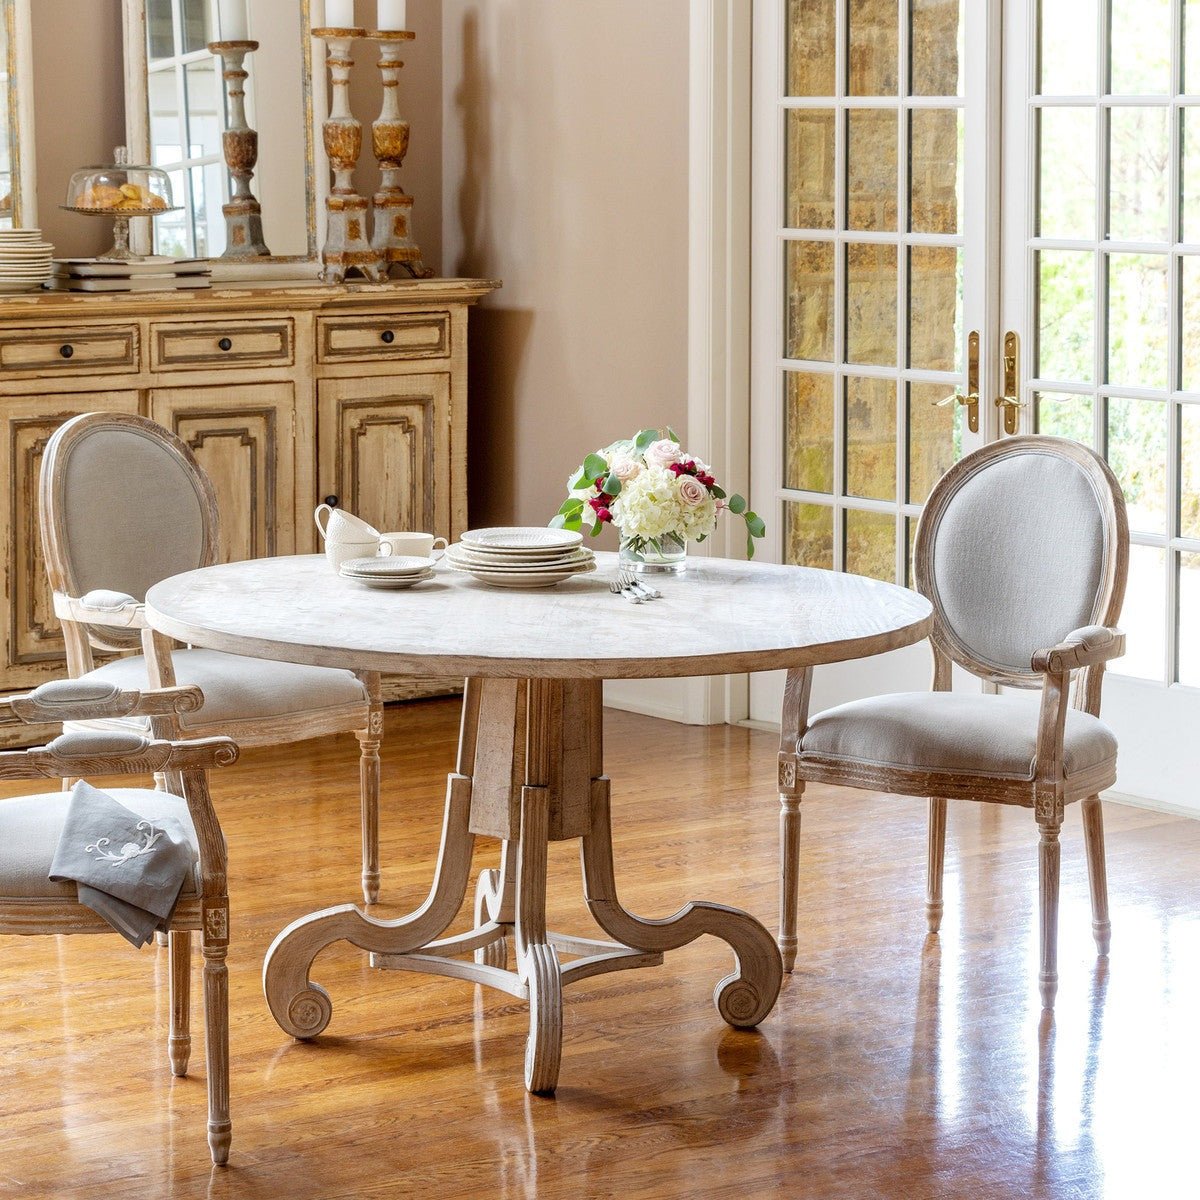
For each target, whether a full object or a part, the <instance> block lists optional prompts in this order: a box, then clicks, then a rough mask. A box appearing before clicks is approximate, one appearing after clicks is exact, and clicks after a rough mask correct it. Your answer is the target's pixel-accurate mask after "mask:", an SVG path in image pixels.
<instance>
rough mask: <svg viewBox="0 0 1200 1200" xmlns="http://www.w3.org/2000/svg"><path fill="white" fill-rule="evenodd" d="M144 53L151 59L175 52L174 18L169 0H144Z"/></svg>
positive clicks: (165, 56)
mask: <svg viewBox="0 0 1200 1200" xmlns="http://www.w3.org/2000/svg"><path fill="white" fill-rule="evenodd" d="M146 53H147V54H148V56H149V57H150V59H151V60H153V59H156V58H171V57H172V56H173V55H174V54H175V18H174V15H173V13H172V5H171V0H146Z"/></svg>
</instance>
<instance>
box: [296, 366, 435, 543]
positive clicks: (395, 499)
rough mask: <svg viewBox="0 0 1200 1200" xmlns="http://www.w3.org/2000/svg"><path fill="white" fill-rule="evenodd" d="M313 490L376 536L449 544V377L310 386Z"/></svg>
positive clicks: (329, 381)
mask: <svg viewBox="0 0 1200 1200" xmlns="http://www.w3.org/2000/svg"><path fill="white" fill-rule="evenodd" d="M317 387H318V421H317V448H318V462H319V466H318V481H319V482H318V491H319V492H320V495H321V496H322V498H323V497H325V496H329V495H333V496H337V498H338V504H339V505H340V506H341V507H343V508H347V509H349V510H350V511H351V512H353V513H357V514H358V515H359V516H360V517H362V518H363V519H364V520H366V521H369V522H370V523H371V524H372V525H374V526H375V528H376V529H379V530H393V529H416V530H422V531H424V532H426V533H437V534H439V535H442V536H445V537H449V536H451V534H452V533H453V532H454V531H453V530H452V529H451V506H450V494H449V493H450V376H449V375H448V374H428V375H403V376H400V375H397V376H383V377H375V378H357V379H325V380H322V381H321V382H320V383H319V384H318V385H317Z"/></svg>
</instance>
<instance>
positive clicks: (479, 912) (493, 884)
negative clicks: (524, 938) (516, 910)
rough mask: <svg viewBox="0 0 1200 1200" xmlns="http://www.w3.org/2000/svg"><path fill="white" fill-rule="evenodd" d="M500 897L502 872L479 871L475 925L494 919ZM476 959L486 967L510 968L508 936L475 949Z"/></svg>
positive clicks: (476, 888)
mask: <svg viewBox="0 0 1200 1200" xmlns="http://www.w3.org/2000/svg"><path fill="white" fill-rule="evenodd" d="M499 899H500V872H499V871H497V870H487V871H480V872H479V879H478V880H477V881H476V883H475V927H476V928H477V929H478V928H479V926H481V925H486V924H487V922H488V921H491V920H493V919H494V918H493V916H492V913H493V911H495V908H496V905H497V904H498V902H499ZM475 961H476V962H477V963H479V964H480V965H481V966H485V967H499V968H500V970H502V971H504V970H507V968H508V938H507V937H498V938H497V939H496V940H495V941H494V942H490V943H489V944H488V945H486V946H481V947H480V948H479V949H478V950H476V951H475Z"/></svg>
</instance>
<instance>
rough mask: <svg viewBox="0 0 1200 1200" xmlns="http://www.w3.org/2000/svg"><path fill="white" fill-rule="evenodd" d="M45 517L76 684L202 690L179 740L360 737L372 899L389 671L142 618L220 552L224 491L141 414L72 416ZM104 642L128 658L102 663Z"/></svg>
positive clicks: (53, 449)
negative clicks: (180, 639)
mask: <svg viewBox="0 0 1200 1200" xmlns="http://www.w3.org/2000/svg"><path fill="white" fill-rule="evenodd" d="M40 522H41V536H42V548H43V552H44V555H45V560H46V570H47V572H48V574H49V577H50V586H51V589H52V590H53V593H54V612H55V615H56V616H57V617H58V618H59V620H60V621H61V622H62V628H63V636H64V637H65V639H66V651H67V669H68V672H69V674H70V676H71V677H72V678H74V679H88V680H98V681H104V682H106V683H114V684H116V685H117V686H119V687H121V688H125V689H127V690H140V689H142V688H145V687H146V686H147V685H149V686H152V687H169V686H172V685H174V684H176V683H179V684H195V685H196V686H197V687H199V688H200V689H201V690H202V691H203V693H204V708H203V711H202V712H199V713H185V714H181V716H180V717H179V720H178V723H177V727H176V729H175V730H174V731H173V732H174V735H175V736H177V737H182V738H205V737H211V736H213V735H216V734H226V735H228V736H229V737H232V738H234V739H235V740H236V741H237V743H238V744H239V745H240V746H241V747H242V748H243V749H245V748H248V747H254V746H275V745H280V744H283V743H288V742H299V741H304V740H306V739H309V738H316V737H323V736H325V735H326V734H332V733H343V732H352V733H354V734H355V735H356V736H357V738H358V741H359V744H360V748H361V749H360V759H359V762H360V770H359V786H360V792H361V809H362V890H363V897H364V898H365V900H366V901H367V903H368V904H372V903H374V902H375V901H376V900H378V898H379V782H380V778H379V777H380V762H379V745H380V741H381V740H382V737H383V707H382V702H381V698H380V684H379V675H378V674H377V673H375V672H368V671H364V672H360V673H358V674H357V675H356V674H354V673H352V672H350V671H344V670H337V669H334V668H329V667H311V666H302V665H299V664H296V663H285V662H270V661H267V660H264V659H254V658H243V657H240V656H238V655H233V654H223V653H220V652H218V651H216V650H203V649H192V648H184V649H175V648H174V646H173V643H172V641H171V639H169V638H166V637H164V636H163V635H161V634H158V633H156V632H155V631H153V630H151V629H150V628H149V627H148V626H147V624H146V617H145V604H144V601H145V598H146V592H147V590H148V589H149V588H150V587H151V586H152V585H153V584H155V583H157V582H159V581H160V580H162V579H166V578H168V577H169V576H171V575H176V574H179V573H180V572H183V571H192V570H195V569H196V568H197V567H205V566H209V565H211V564H212V563H214V562H216V560H217V545H218V515H217V505H216V497H215V494H214V491H213V487H212V483H211V482H210V480H209V478H208V476H207V475H206V474H205V473H204V471H203V470H202V469H201V467H200V464H199V463H197V461H196V459H195V457H194V456H193V454H192V452H191V450H189V449H188V447H187V446H186V445H185V444H184V443H183V442H182V441H181V440H180V439H179V438H177V437H176V436H175V435H174V434H172V433H171V432H170V431H168V430H166V429H164V428H163V427H162V426H161V425H157V424H155V423H154V422H153V421H150V420H147V419H146V418H145V417H140V416H136V415H133V414H129V413H111V412H108V413H106V412H99V413H88V414H86V415H83V416H78V417H75V418H73V419H72V420H70V421H67V422H66V423H65V424H64V425H62V426H60V427H59V428H58V429H57V430H56V431H55V432H54V435H53V436H52V437H51V438H50V441H49V442H48V443H47V445H46V450H45V454H44V457H43V460H42V475H41V510H40ZM94 650H100V651H105V652H117V653H118V654H120V655H121V657H117V658H113V659H110V660H109V661H106V662H103V663H101V664H100V665H97V664H96V661H95V659H94V657H93V651H94ZM139 650H140V653H139ZM90 724H91V725H92V726H93V727H96V728H111V727H112V726H113V724H114V723H113V722H112V721H110V720H104V721H97V722H91V723H90ZM116 724H117V725H119V726H121V727H129V726H130V724H131V722H130V721H129V720H123V721H120V722H117V723H116Z"/></svg>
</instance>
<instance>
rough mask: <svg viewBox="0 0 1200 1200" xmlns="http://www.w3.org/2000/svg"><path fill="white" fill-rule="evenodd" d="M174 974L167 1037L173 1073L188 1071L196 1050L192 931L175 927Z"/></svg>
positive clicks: (172, 946)
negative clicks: (193, 1025)
mask: <svg viewBox="0 0 1200 1200" xmlns="http://www.w3.org/2000/svg"><path fill="white" fill-rule="evenodd" d="M168 945H169V947H170V949H169V950H168V958H167V965H168V973H169V975H170V989H169V990H170V998H171V999H170V1006H171V1033H170V1036H169V1037H168V1038H167V1056H168V1058H169V1059H170V1061H171V1074H172V1075H186V1074H187V1069H188V1059H189V1058H190V1057H191V1054H192V1030H191V1007H192V934H191V931H190V930H187V929H174V930H172V931H171V933H170V936H169V938H168Z"/></svg>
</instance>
